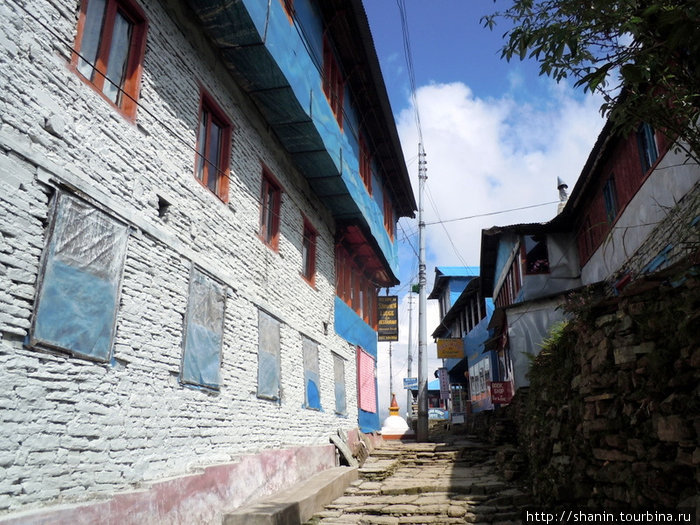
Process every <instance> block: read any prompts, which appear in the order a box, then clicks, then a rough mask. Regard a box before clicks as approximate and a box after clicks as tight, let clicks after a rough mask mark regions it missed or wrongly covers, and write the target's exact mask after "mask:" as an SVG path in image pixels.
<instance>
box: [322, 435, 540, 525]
mask: <svg viewBox="0 0 700 525" xmlns="http://www.w3.org/2000/svg"><path fill="white" fill-rule="evenodd" d="M494 454H495V453H494V450H493V448H492V447H490V446H488V445H483V444H480V443H477V442H472V441H457V442H455V443H453V444H447V443H400V442H387V443H385V444H384V445H383V447H382V448H381V449H378V450H375V451H374V452H373V453H372V456H371V457H370V458H368V460H367V462H366V463H365V464H364V466H363V467H362V468H361V469H360V479H359V480H358V481H356V482H355V483H353V485H352V486H350V487H349V488H348V490H347V491H346V492H345V494H344V495H343V496H342V497H340V498H338V499H336V500H335V501H334V502H333V503H331V504H330V505H328V506H327V507H326V508H325V509H324V511H322V512H320V513H318V514H317V515H315V516H314V517H313V518H312V519H311V520H310V522H309V523H310V524H314V525H316V524H322V525H342V524H351V523H353V524H368V525H369V524H386V525H398V524H420V523H430V524H449V523H465V522H466V523H492V524H496V523H499V524H503V525H506V524H510V523H520V510H519V509H520V507H521V506H523V505H525V504H527V503H528V501H529V496H528V494H526V493H524V492H522V491H521V490H520V489H519V488H517V487H516V486H515V485H514V484H512V483H508V482H505V481H503V478H502V477H501V476H500V475H499V474H498V473H497V471H496V468H495V460H494V459H493V458H494Z"/></svg>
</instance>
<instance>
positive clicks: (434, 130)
mask: <svg viewBox="0 0 700 525" xmlns="http://www.w3.org/2000/svg"><path fill="white" fill-rule="evenodd" d="M523 82H524V81H523V79H521V78H519V77H518V78H516V77H513V78H511V87H512V89H514V90H515V89H517V88H519V87H521V86H523ZM538 82H541V79H540V80H538ZM537 87H538V89H540V88H541V87H542V86H541V84H538V86H537ZM522 89H523V90H525V89H526V86H524V87H522ZM523 92H524V91H523ZM539 92H540V93H541V91H539ZM528 96H529V95H528ZM520 98H524V97H519V96H518V93H517V92H516V91H513V92H512V93H511V94H510V95H503V96H501V97H500V98H489V99H481V98H477V97H475V96H474V94H473V92H472V90H471V89H470V88H469V86H467V85H466V84H464V83H461V82H454V83H450V84H431V85H427V86H423V87H421V88H419V89H418V91H417V99H418V106H419V109H420V118H421V124H422V128H423V140H424V147H425V151H426V153H427V157H426V160H427V174H428V182H427V187H428V190H429V197H431V198H427V197H426V200H425V203H424V210H425V219H424V220H425V221H426V223H431V222H435V221H437V220H439V219H442V220H449V219H453V218H458V217H465V216H471V215H477V214H482V213H491V212H494V211H500V210H506V209H512V208H519V207H523V206H529V205H533V204H540V203H545V202H551V201H556V200H558V191H557V188H556V183H557V177H561V178H562V179H563V180H564V181H565V182H566V183H568V185H569V189H571V188H573V186H574V184H575V183H576V179H577V178H578V175H579V174H580V172H581V169H582V167H583V164H584V162H585V161H586V158H587V157H588V154H589V152H590V151H591V149H592V147H593V144H594V142H595V139H596V137H597V135H598V133H599V132H600V129H601V128H602V125H603V120H602V118H601V116H600V113H599V111H598V108H599V107H600V104H601V101H600V99H597V98H593V97H587V98H584V99H577V98H576V97H574V96H573V92H572V90H571V89H570V88H569V87H568V86H566V85H565V84H559V85H557V84H556V83H554V82H551V83H550V84H549V85H548V88H547V91H546V93H545V94H544V96H542V95H540V97H539V98H532V97H529V98H528V100H530V102H522V101H521V100H520ZM409 104H410V102H409ZM397 127H398V130H399V135H400V137H401V143H402V145H403V149H404V156H405V158H406V159H407V161H408V165H409V166H408V167H409V173H410V176H411V179H412V182H413V185H414V192H415V194H416V198H417V197H418V187H417V170H418V164H417V162H416V154H417V151H418V142H419V140H418V134H417V131H416V126H415V118H414V114H413V108H412V107H409V108H407V109H404V110H403V111H401V113H400V114H399V116H398V119H397ZM431 201H432V202H431ZM433 203H434V205H435V208H437V212H436V211H435V209H434V207H433ZM556 209H557V205H556V204H550V205H548V206H544V207H539V208H531V209H527V210H522V211H518V212H510V213H506V214H501V215H492V216H486V217H480V218H475V219H469V220H464V221H456V222H448V223H446V224H444V228H446V229H447V231H448V232H449V235H450V237H451V239H452V241H453V242H454V244H455V246H456V247H457V251H458V252H459V255H457V254H456V253H455V249H454V248H453V247H452V245H451V243H450V241H449V239H448V237H447V235H446V234H445V229H444V228H443V226H441V225H439V224H434V225H429V226H427V228H426V245H427V254H428V257H427V259H428V260H427V265H428V270H427V279H428V290H430V289H431V287H432V280H433V277H434V273H435V272H434V267H435V265H438V266H462V265H467V266H478V265H479V253H480V243H481V229H482V228H488V227H491V226H493V225H506V224H517V223H522V222H543V221H547V220H549V219H551V218H552V217H554V215H555V214H556ZM401 226H402V228H401V229H400V230H399V231H400V234H401V232H402V231H405V232H406V233H407V234H408V235H409V236H410V235H411V233H413V232H415V231H416V230H417V221H416V220H411V221H406V220H405V219H404V220H402V221H401ZM401 237H403V234H401ZM411 242H412V244H413V248H412V247H410V246H408V245H407V244H406V243H404V245H403V246H400V257H401V281H402V285H401V288H400V290H401V291H400V292H399V294H404V293H405V291H406V289H407V285H408V284H409V283H410V281H411V280H413V282H417V281H416V280H415V279H414V275H415V273H416V268H417V264H416V255H415V253H414V251H413V249H414V248H415V249H416V250H417V249H418V237H417V236H411ZM414 301H415V303H416V304H417V302H418V297H417V295H416V297H415V300H414ZM400 304H401V309H400V312H399V313H400V327H401V333H400V338H401V341H400V342H398V343H394V344H393V345H392V346H393V355H394V359H393V368H394V391H395V392H396V394H397V399H398V401H399V405H400V406H401V409H402V415H403V414H404V413H405V410H404V407H405V404H406V394H405V390H403V385H402V383H401V381H402V378H403V377H405V376H406V373H405V372H406V356H407V351H406V348H407V340H408V330H407V326H408V311H407V299H406V297H405V296H404V297H403V298H402V300H401V303H400ZM417 318H418V314H417V306H416V310H415V311H414V312H413V322H414V330H413V348H414V352H416V349H417V346H418V343H417V341H418V331H417V326H418V325H417V322H418V319H417ZM438 322H439V320H438V312H437V304H436V302H435V301H428V318H427V325H428V328H427V331H428V340H429V341H431V342H432V338H431V337H430V334H431V333H432V332H433V330H434V329H435V327H436V326H437V324H438ZM428 355H429V357H430V364H429V366H428V373H427V376H428V380H431V379H433V378H434V377H433V371H434V370H435V369H436V368H438V367H439V366H440V363H441V362H440V360H438V359H437V358H436V357H435V356H436V350H435V346H434V344H430V345H429V348H428ZM413 375H414V376H416V375H417V360H416V357H415V356H414V366H413ZM388 378H389V366H388V343H380V344H379V361H378V383H379V403H380V417H381V419H382V420H383V419H384V418H385V417H386V416H387V415H388V405H389V401H390V397H389V379H388Z"/></svg>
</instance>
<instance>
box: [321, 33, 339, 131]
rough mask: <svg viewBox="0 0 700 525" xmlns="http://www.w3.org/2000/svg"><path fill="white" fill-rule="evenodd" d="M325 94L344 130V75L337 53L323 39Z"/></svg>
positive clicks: (325, 39)
mask: <svg viewBox="0 0 700 525" xmlns="http://www.w3.org/2000/svg"><path fill="white" fill-rule="evenodd" d="M323 92H324V93H325V94H326V98H327V99H328V103H329V104H330V105H331V110H332V111H333V114H334V115H335V119H336V120H337V121H338V125H339V126H340V128H341V129H342V128H343V94H344V86H343V74H342V72H341V71H340V67H339V66H338V60H337V59H336V56H335V52H334V51H333V48H332V46H331V43H330V41H329V40H328V38H324V39H323Z"/></svg>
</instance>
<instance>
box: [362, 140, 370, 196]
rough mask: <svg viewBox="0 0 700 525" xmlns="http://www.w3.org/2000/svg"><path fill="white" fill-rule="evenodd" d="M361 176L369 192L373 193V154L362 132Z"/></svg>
mask: <svg viewBox="0 0 700 525" xmlns="http://www.w3.org/2000/svg"><path fill="white" fill-rule="evenodd" d="M360 177H361V178H362V181H363V182H364V183H365V188H367V192H368V193H369V194H370V195H372V155H371V154H370V152H369V148H368V147H367V141H366V140H365V138H364V136H363V135H362V134H360Z"/></svg>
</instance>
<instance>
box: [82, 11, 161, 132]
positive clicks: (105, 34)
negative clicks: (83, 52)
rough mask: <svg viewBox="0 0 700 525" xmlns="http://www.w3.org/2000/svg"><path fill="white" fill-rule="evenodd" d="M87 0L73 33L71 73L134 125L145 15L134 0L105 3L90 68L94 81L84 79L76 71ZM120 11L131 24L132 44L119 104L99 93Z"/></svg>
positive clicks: (141, 64)
mask: <svg viewBox="0 0 700 525" xmlns="http://www.w3.org/2000/svg"><path fill="white" fill-rule="evenodd" d="M88 2H89V0H82V1H81V2H80V11H79V14H78V27H77V31H76V37H75V44H74V45H73V49H74V50H75V51H74V52H73V53H72V56H71V69H72V70H73V71H74V72H75V74H76V75H78V78H80V80H82V81H83V82H84V83H85V84H87V85H88V86H90V87H91V88H92V89H94V90H95V91H96V92H97V93H98V94H99V95H100V96H101V97H102V98H103V99H105V100H106V101H107V102H108V103H109V104H110V105H111V106H112V107H114V108H116V109H117V110H118V111H119V112H120V113H121V114H122V115H124V117H126V118H127V119H129V120H131V121H134V120H136V110H137V108H138V99H139V92H140V89H141V75H142V73H143V57H144V54H145V52H146V33H147V30H148V20H147V19H146V14H145V13H144V12H143V10H142V9H141V7H140V6H139V5H138V4H137V3H136V2H134V1H133V0H107V3H106V4H105V18H104V20H103V22H102V29H101V30H100V43H99V46H98V51H97V57H96V59H95V64H93V67H94V68H95V69H96V71H97V72H96V73H95V75H94V77H95V78H94V79H89V78H87V77H85V76H84V75H83V74H82V73H81V72H80V71H79V70H78V61H79V59H80V57H79V56H78V55H79V54H80V48H81V44H82V41H83V35H84V33H85V19H86V15H87V7H88ZM118 9H120V10H121V11H122V13H123V14H124V15H125V16H126V18H127V19H128V20H129V21H130V22H131V23H132V25H133V30H132V34H131V40H130V42H129V53H128V58H127V62H126V74H125V76H124V85H123V86H121V89H122V91H123V94H122V97H121V100H120V101H119V104H116V103H114V102H112V100H110V99H109V97H107V95H105V94H104V93H103V92H102V90H103V88H104V83H105V81H106V74H107V59H108V57H109V51H110V47H111V43H112V32H113V31H114V20H115V18H116V15H117V10H118Z"/></svg>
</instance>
